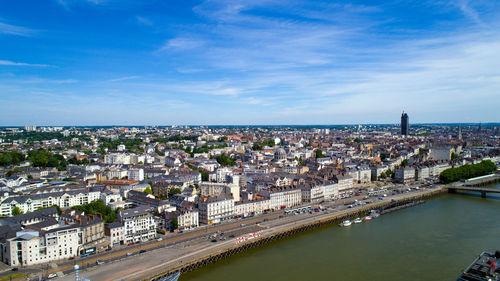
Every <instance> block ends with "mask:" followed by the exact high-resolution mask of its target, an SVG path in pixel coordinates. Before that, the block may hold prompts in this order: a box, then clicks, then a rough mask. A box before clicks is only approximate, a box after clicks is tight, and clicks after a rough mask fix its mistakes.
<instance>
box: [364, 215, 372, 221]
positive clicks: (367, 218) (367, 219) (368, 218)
mask: <svg viewBox="0 0 500 281" xmlns="http://www.w3.org/2000/svg"><path fill="white" fill-rule="evenodd" d="M371 220H372V217H370V216H366V217H364V218H363V221H371Z"/></svg>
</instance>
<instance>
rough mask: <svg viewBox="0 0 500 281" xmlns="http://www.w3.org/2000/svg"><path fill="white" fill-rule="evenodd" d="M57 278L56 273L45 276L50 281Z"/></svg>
mask: <svg viewBox="0 0 500 281" xmlns="http://www.w3.org/2000/svg"><path fill="white" fill-rule="evenodd" d="M56 277H57V274H56V273H51V274H49V275H48V276H47V279H52V278H56Z"/></svg>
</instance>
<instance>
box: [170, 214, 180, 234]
mask: <svg viewBox="0 0 500 281" xmlns="http://www.w3.org/2000/svg"><path fill="white" fill-rule="evenodd" d="M178 227H179V222H178V221H177V218H176V217H174V218H172V219H171V220H170V231H174V230H176V229H177V228H178Z"/></svg>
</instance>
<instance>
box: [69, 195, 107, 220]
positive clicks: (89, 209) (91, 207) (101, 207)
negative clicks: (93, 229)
mask: <svg viewBox="0 0 500 281" xmlns="http://www.w3.org/2000/svg"><path fill="white" fill-rule="evenodd" d="M71 209H73V210H78V211H83V212H85V214H86V215H95V214H97V213H99V214H101V215H102V219H103V220H104V222H105V223H111V222H114V221H116V211H113V209H111V207H109V206H106V204H105V203H104V201H103V200H102V199H99V200H96V201H94V202H91V203H88V204H84V205H80V206H73V207H71Z"/></svg>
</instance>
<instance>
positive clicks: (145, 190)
mask: <svg viewBox="0 0 500 281" xmlns="http://www.w3.org/2000/svg"><path fill="white" fill-rule="evenodd" d="M144 192H145V193H147V194H153V190H151V186H148V187H146V188H145V189H144Z"/></svg>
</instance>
